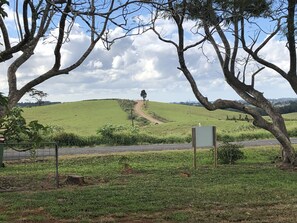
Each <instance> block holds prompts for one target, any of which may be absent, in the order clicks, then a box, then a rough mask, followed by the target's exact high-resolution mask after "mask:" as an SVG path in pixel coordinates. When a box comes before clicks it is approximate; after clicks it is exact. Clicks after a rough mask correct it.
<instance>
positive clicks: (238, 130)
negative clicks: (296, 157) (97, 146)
mask: <svg viewBox="0 0 297 223" xmlns="http://www.w3.org/2000/svg"><path fill="white" fill-rule="evenodd" d="M146 112H147V113H149V114H151V115H153V116H156V117H161V118H162V120H166V122H165V123H163V124H159V125H155V124H149V125H145V126H143V125H139V126H140V131H141V132H144V133H147V134H150V135H156V136H168V135H169V136H171V135H172V136H187V135H188V136H189V135H190V134H191V128H192V126H197V125H199V123H200V124H201V125H214V126H217V132H218V135H219V136H224V137H226V138H230V140H231V141H232V140H234V139H235V140H244V139H257V138H269V137H271V135H270V134H269V133H268V132H266V131H264V130H262V129H258V128H256V127H254V126H253V125H252V123H251V121H250V122H247V121H245V120H244V118H245V116H246V115H245V114H241V113H238V112H232V111H227V110H217V111H212V112H210V111H207V110H206V109H204V108H202V107H195V106H187V105H179V104H169V103H160V102H149V103H148V106H147V109H146ZM24 116H25V117H26V118H27V120H28V121H30V120H35V119H36V120H38V121H39V122H41V123H42V124H47V125H54V126H60V127H62V128H63V129H64V130H65V131H66V132H71V133H75V134H77V135H81V136H90V135H96V131H97V130H98V129H99V128H100V127H102V126H104V125H105V124H114V125H124V126H131V120H128V114H127V113H125V112H124V111H123V110H122V109H121V108H120V106H119V104H118V102H117V100H94V101H81V102H71V103H62V104H56V105H49V106H41V107H32V108H25V109H24ZM227 117H228V119H234V118H235V119H236V120H227ZM284 117H285V118H286V120H287V121H286V122H287V126H288V129H289V131H291V132H293V133H294V134H293V135H292V136H296V133H295V132H297V131H295V129H296V128H297V114H296V113H292V114H288V115H284ZM240 118H241V119H242V120H239V119H240ZM135 124H136V125H138V124H139V123H137V121H136V122H135Z"/></svg>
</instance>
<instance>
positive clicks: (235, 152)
mask: <svg viewBox="0 0 297 223" xmlns="http://www.w3.org/2000/svg"><path fill="white" fill-rule="evenodd" d="M241 147H242V146H241V145H238V144H231V143H229V142H224V143H223V144H222V145H221V146H219V147H218V160H219V162H220V163H222V164H235V162H236V161H237V160H240V159H244V157H245V156H244V153H243V152H242V151H241V150H240V148H241Z"/></svg>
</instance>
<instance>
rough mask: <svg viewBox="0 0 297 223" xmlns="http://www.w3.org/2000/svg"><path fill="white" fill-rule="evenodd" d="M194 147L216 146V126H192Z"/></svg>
mask: <svg viewBox="0 0 297 223" xmlns="http://www.w3.org/2000/svg"><path fill="white" fill-rule="evenodd" d="M192 145H193V147H214V146H215V145H216V128H215V126H196V127H193V128H192Z"/></svg>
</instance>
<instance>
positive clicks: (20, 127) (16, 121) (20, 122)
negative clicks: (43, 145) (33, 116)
mask: <svg viewBox="0 0 297 223" xmlns="http://www.w3.org/2000/svg"><path fill="white" fill-rule="evenodd" d="M22 112H23V110H22V109H21V108H18V107H15V108H13V109H12V110H11V111H10V112H9V113H8V114H7V115H6V116H5V117H3V118H2V119H1V120H0V128H1V129H2V134H3V136H4V137H5V140H7V141H10V142H22V141H29V142H32V143H39V142H41V141H42V140H43V136H45V135H47V134H48V133H49V132H50V127H46V126H43V125H42V124H40V123H38V121H36V120H34V121H31V122H30V123H29V124H27V123H26V120H25V118H24V117H23V116H22Z"/></svg>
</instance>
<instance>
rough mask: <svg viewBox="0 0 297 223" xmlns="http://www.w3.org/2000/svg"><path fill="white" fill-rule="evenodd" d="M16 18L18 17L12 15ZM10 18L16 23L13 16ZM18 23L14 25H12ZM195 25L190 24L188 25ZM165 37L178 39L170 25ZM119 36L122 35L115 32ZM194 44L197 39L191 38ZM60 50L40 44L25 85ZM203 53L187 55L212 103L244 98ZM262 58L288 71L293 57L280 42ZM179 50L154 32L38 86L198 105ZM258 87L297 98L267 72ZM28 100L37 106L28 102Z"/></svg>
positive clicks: (74, 95) (80, 94) (69, 55)
mask: <svg viewBox="0 0 297 223" xmlns="http://www.w3.org/2000/svg"><path fill="white" fill-rule="evenodd" d="M10 16H12V15H11V14H10ZM9 19H11V21H13V20H12V17H10V18H9ZM12 24H13V23H12ZM191 25H192V24H191V23H190V22H189V24H188V26H189V27H190V26H191ZM159 26H160V28H162V30H163V32H165V33H166V34H167V35H169V36H173V37H174V36H175V35H176V32H175V29H174V26H173V25H172V24H171V23H170V21H163V22H161V23H160V24H159ZM113 33H114V35H116V34H119V33H121V30H120V29H116V30H113ZM85 38H87V36H86V34H85V33H84V32H82V30H81V29H80V27H79V26H78V25H77V26H74V30H73V32H72V34H71V35H70V40H71V41H70V42H68V43H67V44H66V45H65V46H64V49H63V61H62V66H65V65H67V64H70V63H71V62H72V61H74V59H75V58H76V57H77V55H78V54H79V52H81V51H82V49H83V48H84V47H86V43H85V42H86V41H85ZM188 41H189V42H190V41H191V36H189V40H188ZM53 47H54V45H52V44H40V45H39V46H38V48H37V50H36V53H35V55H34V56H33V58H32V59H31V60H30V61H28V62H27V63H26V64H25V65H24V66H23V67H22V68H21V69H20V70H19V71H18V77H19V78H20V80H21V83H20V84H22V83H25V82H27V81H29V80H30V79H32V78H34V77H36V76H37V75H38V74H41V73H42V72H44V71H46V69H47V68H49V67H51V65H52V62H53V58H52V56H51V55H52V52H53ZM205 52H206V53H207V56H208V57H207V58H206V57H205V55H204V54H203V53H202V51H201V50H199V49H198V48H197V49H193V50H192V51H190V52H188V53H187V63H188V66H189V67H190V69H191V71H192V73H193V75H194V77H195V79H196V81H197V83H198V86H200V88H201V91H202V92H203V93H204V94H205V96H206V97H208V98H209V99H210V100H215V99H217V98H223V99H236V100H237V99H239V97H238V96H237V95H236V94H235V93H234V91H233V90H232V89H231V88H230V87H229V86H228V85H227V84H226V83H225V80H224V78H223V75H222V72H221V70H220V67H219V64H218V62H217V60H216V56H215V54H214V51H213V50H212V48H211V47H210V46H205V47H204V53H205ZM262 56H263V57H265V58H268V59H269V60H270V61H272V62H274V63H276V64H278V65H280V66H281V67H283V68H286V67H288V55H287V51H286V50H285V42H284V41H282V40H277V39H274V40H273V41H272V42H271V44H269V45H268V46H267V47H266V48H265V49H264V50H263V52H262ZM9 64H10V61H7V62H5V63H2V64H1V67H0V74H1V76H0V87H1V91H2V92H7V81H6V70H7V67H8V66H9ZM178 66H179V65H178V61H177V55H176V52H175V49H174V48H173V47H172V46H170V45H168V44H165V43H162V42H161V41H159V40H158V39H157V37H156V36H155V35H154V34H153V33H152V32H147V33H145V34H143V35H141V36H133V37H128V38H125V39H121V40H119V41H117V42H116V43H115V44H114V45H113V46H112V48H111V50H109V51H107V50H105V49H104V47H103V46H101V45H98V46H97V47H96V49H95V51H94V52H93V53H92V54H91V55H90V56H89V58H88V59H87V60H86V61H85V62H84V63H83V65H82V66H81V67H79V68H78V69H76V70H75V71H73V72H71V73H70V74H68V75H62V76H60V77H55V78H52V79H51V80H49V81H46V82H45V83H43V84H41V85H40V86H38V87H36V88H37V89H39V90H42V91H44V92H46V93H48V97H47V98H46V100H50V101H63V102H66V101H78V100H88V99H104V98H124V99H133V100H134V99H140V98H141V97H140V92H141V90H143V89H145V90H146V92H147V94H148V96H147V98H148V99H149V100H152V101H160V102H180V101H183V102H185V101H196V99H195V98H194V95H193V93H192V90H191V89H190V85H189V83H188V82H187V81H186V79H185V77H184V76H183V75H182V73H181V72H180V71H179V70H178V69H177V67H178ZM255 86H256V88H257V89H259V90H260V91H262V92H264V95H265V96H266V97H267V98H283V97H296V96H295V93H294V92H293V91H292V90H291V88H290V86H289V85H288V84H287V83H286V82H284V81H283V80H282V79H281V78H280V77H279V76H278V75H276V74H275V73H273V72H272V71H271V70H269V69H265V70H264V71H263V72H262V73H261V74H259V75H257V79H256V85H255ZM22 101H33V99H30V98H29V97H24V98H23V100H22Z"/></svg>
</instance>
